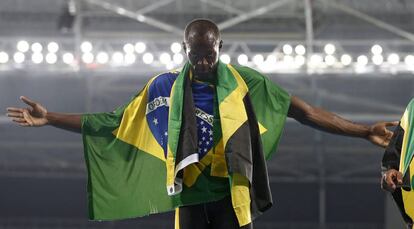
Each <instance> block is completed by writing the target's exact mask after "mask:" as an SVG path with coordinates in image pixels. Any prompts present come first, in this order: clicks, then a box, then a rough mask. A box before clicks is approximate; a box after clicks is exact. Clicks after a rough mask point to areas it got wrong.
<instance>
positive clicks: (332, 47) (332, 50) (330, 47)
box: [323, 44, 336, 55]
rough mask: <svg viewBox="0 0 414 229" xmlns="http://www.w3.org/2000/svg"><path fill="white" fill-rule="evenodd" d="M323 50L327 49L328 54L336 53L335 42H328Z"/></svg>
mask: <svg viewBox="0 0 414 229" xmlns="http://www.w3.org/2000/svg"><path fill="white" fill-rule="evenodd" d="M323 50H324V51H325V53H326V54H328V55H332V54H334V53H335V51H336V48H335V45H333V44H326V45H325V47H324V48H323Z"/></svg>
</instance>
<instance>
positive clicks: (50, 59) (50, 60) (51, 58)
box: [46, 53, 57, 64]
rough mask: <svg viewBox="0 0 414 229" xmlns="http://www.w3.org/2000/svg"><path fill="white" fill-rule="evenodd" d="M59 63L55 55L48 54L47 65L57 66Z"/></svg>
mask: <svg viewBox="0 0 414 229" xmlns="http://www.w3.org/2000/svg"><path fill="white" fill-rule="evenodd" d="M56 62H57V56H56V54H54V53H48V54H47V55H46V63H48V64H55V63H56Z"/></svg>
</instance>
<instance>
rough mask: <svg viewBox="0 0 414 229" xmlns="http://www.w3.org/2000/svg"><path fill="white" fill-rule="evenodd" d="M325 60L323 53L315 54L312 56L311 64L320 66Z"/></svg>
mask: <svg viewBox="0 0 414 229" xmlns="http://www.w3.org/2000/svg"><path fill="white" fill-rule="evenodd" d="M322 62H323V58H322V56H321V55H318V54H313V55H312V56H311V58H310V65H312V66H318V65H320V64H321V63H322Z"/></svg>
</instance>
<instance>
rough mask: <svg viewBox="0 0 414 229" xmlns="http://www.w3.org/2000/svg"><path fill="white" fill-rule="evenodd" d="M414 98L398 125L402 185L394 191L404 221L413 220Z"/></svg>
mask: <svg viewBox="0 0 414 229" xmlns="http://www.w3.org/2000/svg"><path fill="white" fill-rule="evenodd" d="M413 125H414V100H411V102H410V103H409V104H408V106H407V108H406V110H405V112H404V115H403V116H402V118H401V122H400V126H401V128H402V129H403V130H404V137H403V142H402V147H401V157H400V165H399V171H400V172H401V173H402V174H403V181H404V184H405V185H404V187H403V188H402V189H401V192H399V191H398V192H397V193H395V194H394V195H393V196H394V199H395V200H396V202H397V205H398V206H399V208H400V210H401V212H402V213H403V216H404V218H405V219H406V221H410V223H411V224H412V222H413V221H414V163H413V157H414V128H413V127H414V126H413Z"/></svg>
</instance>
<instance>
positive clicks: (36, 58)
mask: <svg viewBox="0 0 414 229" xmlns="http://www.w3.org/2000/svg"><path fill="white" fill-rule="evenodd" d="M32 62H33V63H35V64H40V63H42V62H43V54H42V53H40V52H35V53H33V54H32Z"/></svg>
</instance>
